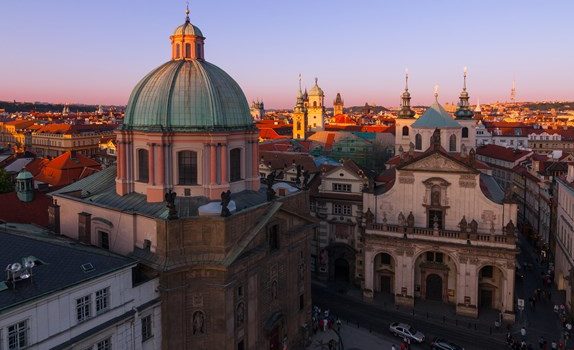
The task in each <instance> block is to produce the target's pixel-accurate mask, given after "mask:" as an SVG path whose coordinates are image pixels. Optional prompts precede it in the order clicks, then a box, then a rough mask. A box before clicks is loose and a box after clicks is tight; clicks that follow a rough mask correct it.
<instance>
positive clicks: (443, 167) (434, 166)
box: [397, 152, 477, 173]
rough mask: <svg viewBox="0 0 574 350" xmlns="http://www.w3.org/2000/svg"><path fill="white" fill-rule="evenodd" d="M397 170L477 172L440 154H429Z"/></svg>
mask: <svg viewBox="0 0 574 350" xmlns="http://www.w3.org/2000/svg"><path fill="white" fill-rule="evenodd" d="M397 169H399V170H408V171H438V172H453V173H476V172H477V170H476V169H473V168H471V167H470V166H468V165H466V164H464V163H462V162H460V161H458V160H456V159H453V158H450V157H448V156H447V155H444V154H442V153H440V152H436V153H431V154H429V155H427V156H424V157H421V158H419V159H415V160H413V161H411V162H409V163H407V164H405V165H402V166H399V167H398V168H397Z"/></svg>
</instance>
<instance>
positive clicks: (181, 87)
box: [116, 15, 260, 202]
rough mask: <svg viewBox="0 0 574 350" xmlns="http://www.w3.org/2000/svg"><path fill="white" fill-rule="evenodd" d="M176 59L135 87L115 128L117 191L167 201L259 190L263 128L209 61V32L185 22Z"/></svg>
mask: <svg viewBox="0 0 574 350" xmlns="http://www.w3.org/2000/svg"><path fill="white" fill-rule="evenodd" d="M170 40H171V60H170V61H168V62H166V63H164V64H162V65H161V66H159V67H157V68H156V69H154V70H153V71H151V72H150V73H149V74H148V75H146V76H145V77H144V78H143V79H142V80H141V81H140V82H139V83H138V84H137V85H136V87H135V88H134V89H133V91H132V94H131V96H130V99H129V102H128V105H127V108H126V113H125V117H124V123H123V125H122V127H121V129H120V130H119V131H118V133H117V141H118V142H117V144H118V149H119V150H118V159H117V164H118V173H117V178H116V191H117V193H118V194H119V195H122V196H123V195H126V194H129V193H132V192H137V193H141V194H145V195H146V196H147V200H148V202H162V201H163V200H164V193H165V192H166V190H167V189H172V190H173V191H174V192H175V193H177V195H178V196H206V197H208V198H210V199H217V198H219V197H220V194H221V192H222V191H227V190H231V192H239V191H242V190H254V191H257V190H258V189H259V182H260V180H259V172H258V170H257V167H258V165H259V163H258V156H257V152H258V145H257V142H258V131H257V128H256V127H255V126H254V124H253V119H252V118H251V114H250V110H249V106H248V104H247V99H246V98H245V95H244V94H243V91H242V90H241V88H240V87H239V85H238V84H237V83H236V82H235V80H233V78H231V77H230V76H229V75H228V74H227V73H225V72H224V71H223V70H222V69H220V68H219V67H217V66H216V65H214V64H211V63H209V62H207V61H206V60H205V50H204V42H205V37H204V36H203V33H202V32H201V30H199V28H198V27H196V26H194V25H193V24H191V22H190V20H189V15H187V16H186V20H185V23H184V24H182V25H180V26H179V27H177V28H176V29H175V31H174V32H173V34H172V35H171V36H170Z"/></svg>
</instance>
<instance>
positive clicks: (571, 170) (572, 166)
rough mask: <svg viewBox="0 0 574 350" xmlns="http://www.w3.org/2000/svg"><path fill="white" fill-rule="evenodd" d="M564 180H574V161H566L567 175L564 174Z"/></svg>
mask: <svg viewBox="0 0 574 350" xmlns="http://www.w3.org/2000/svg"><path fill="white" fill-rule="evenodd" d="M566 181H568V182H572V181H574V163H568V175H566Z"/></svg>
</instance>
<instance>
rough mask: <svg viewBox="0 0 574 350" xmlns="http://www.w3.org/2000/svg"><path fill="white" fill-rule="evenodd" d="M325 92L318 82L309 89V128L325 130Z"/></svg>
mask: <svg viewBox="0 0 574 350" xmlns="http://www.w3.org/2000/svg"><path fill="white" fill-rule="evenodd" d="M324 102H325V94H324V93H323V90H321V88H320V87H319V85H318V84H317V78H315V86H313V87H312V88H311V90H310V91H309V102H308V107H307V127H308V130H313V131H317V130H323V123H324V120H325V103H324Z"/></svg>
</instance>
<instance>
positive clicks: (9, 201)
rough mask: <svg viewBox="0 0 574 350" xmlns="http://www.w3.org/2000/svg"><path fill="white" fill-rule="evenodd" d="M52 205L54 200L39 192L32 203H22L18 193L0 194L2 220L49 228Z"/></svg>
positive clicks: (0, 217) (35, 194)
mask: <svg viewBox="0 0 574 350" xmlns="http://www.w3.org/2000/svg"><path fill="white" fill-rule="evenodd" d="M50 203H52V199H51V198H50V197H48V196H47V195H46V194H44V193H42V192H38V191H36V192H35V193H34V200H33V201H31V202H22V201H21V200H20V199H19V198H18V196H17V195H16V192H9V193H3V194H0V220H3V221H6V222H13V223H19V224H36V225H39V226H42V227H48V206H49V205H50Z"/></svg>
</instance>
